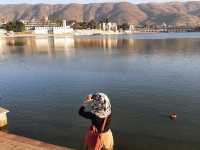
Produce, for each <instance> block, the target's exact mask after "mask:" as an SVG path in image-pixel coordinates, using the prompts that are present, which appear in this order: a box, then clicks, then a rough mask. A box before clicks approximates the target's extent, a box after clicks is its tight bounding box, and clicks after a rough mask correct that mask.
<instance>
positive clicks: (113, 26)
mask: <svg viewBox="0 0 200 150" xmlns="http://www.w3.org/2000/svg"><path fill="white" fill-rule="evenodd" d="M100 27H101V29H102V30H103V31H114V32H117V23H112V22H108V23H105V22H103V23H102V24H101V25H100Z"/></svg>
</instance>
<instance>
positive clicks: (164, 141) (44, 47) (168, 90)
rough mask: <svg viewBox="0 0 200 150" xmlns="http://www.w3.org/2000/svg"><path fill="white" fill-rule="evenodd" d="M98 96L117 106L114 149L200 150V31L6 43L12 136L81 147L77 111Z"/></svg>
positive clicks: (0, 81) (0, 93)
mask: <svg viewBox="0 0 200 150" xmlns="http://www.w3.org/2000/svg"><path fill="white" fill-rule="evenodd" d="M96 91H101V92H105V93H106V94H107V95H108V96H109V98H110V100H111V103H112V113H113V119H112V123H111V129H112V131H113V135H114V140H115V147H114V149H117V150H169V149H170V150H188V149H190V150H199V149H200V143H199V139H200V119H199V116H200V33H160V34H134V35H115V36H100V35H99V36H77V37H55V38H54V37H46V38H44V37H26V38H0V97H1V99H0V106H3V107H5V108H7V109H9V110H10V113H9V115H8V121H9V124H8V127H7V128H6V129H5V130H6V131H7V132H11V133H14V134H18V135H22V136H26V137H30V138H34V139H38V140H42V141H46V142H49V143H52V144H57V145H62V146H67V147H71V148H75V149H78V150H79V149H83V146H82V145H83V137H84V134H85V131H86V129H87V127H88V125H89V124H90V122H89V120H85V119H83V118H81V117H80V116H79V115H78V109H79V107H80V104H81V102H82V101H83V98H84V96H86V95H87V94H90V93H95V92H96ZM173 111H175V112H176V113H177V119H176V120H170V119H169V117H168V114H169V112H173Z"/></svg>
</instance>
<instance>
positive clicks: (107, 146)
mask: <svg viewBox="0 0 200 150" xmlns="http://www.w3.org/2000/svg"><path fill="white" fill-rule="evenodd" d="M113 145H114V141H113V136H112V131H111V130H110V129H109V130H108V131H107V132H104V133H101V134H99V133H98V132H97V131H96V130H95V127H93V126H91V127H90V129H89V130H88V131H87V133H86V136H85V146H86V148H87V150H112V149H113Z"/></svg>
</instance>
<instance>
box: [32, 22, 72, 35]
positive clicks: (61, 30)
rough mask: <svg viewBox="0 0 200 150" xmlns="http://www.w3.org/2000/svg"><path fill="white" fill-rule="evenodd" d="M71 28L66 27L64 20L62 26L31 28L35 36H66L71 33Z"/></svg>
mask: <svg viewBox="0 0 200 150" xmlns="http://www.w3.org/2000/svg"><path fill="white" fill-rule="evenodd" d="M72 32H73V28H71V27H70V26H67V25H66V20H63V23H62V26H51V25H50V26H36V27H34V28H33V33H35V34H66V33H72Z"/></svg>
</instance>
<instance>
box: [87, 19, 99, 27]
mask: <svg viewBox="0 0 200 150" xmlns="http://www.w3.org/2000/svg"><path fill="white" fill-rule="evenodd" d="M97 27H98V23H97V22H96V21H95V20H91V21H90V22H88V28H90V29H97Z"/></svg>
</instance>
